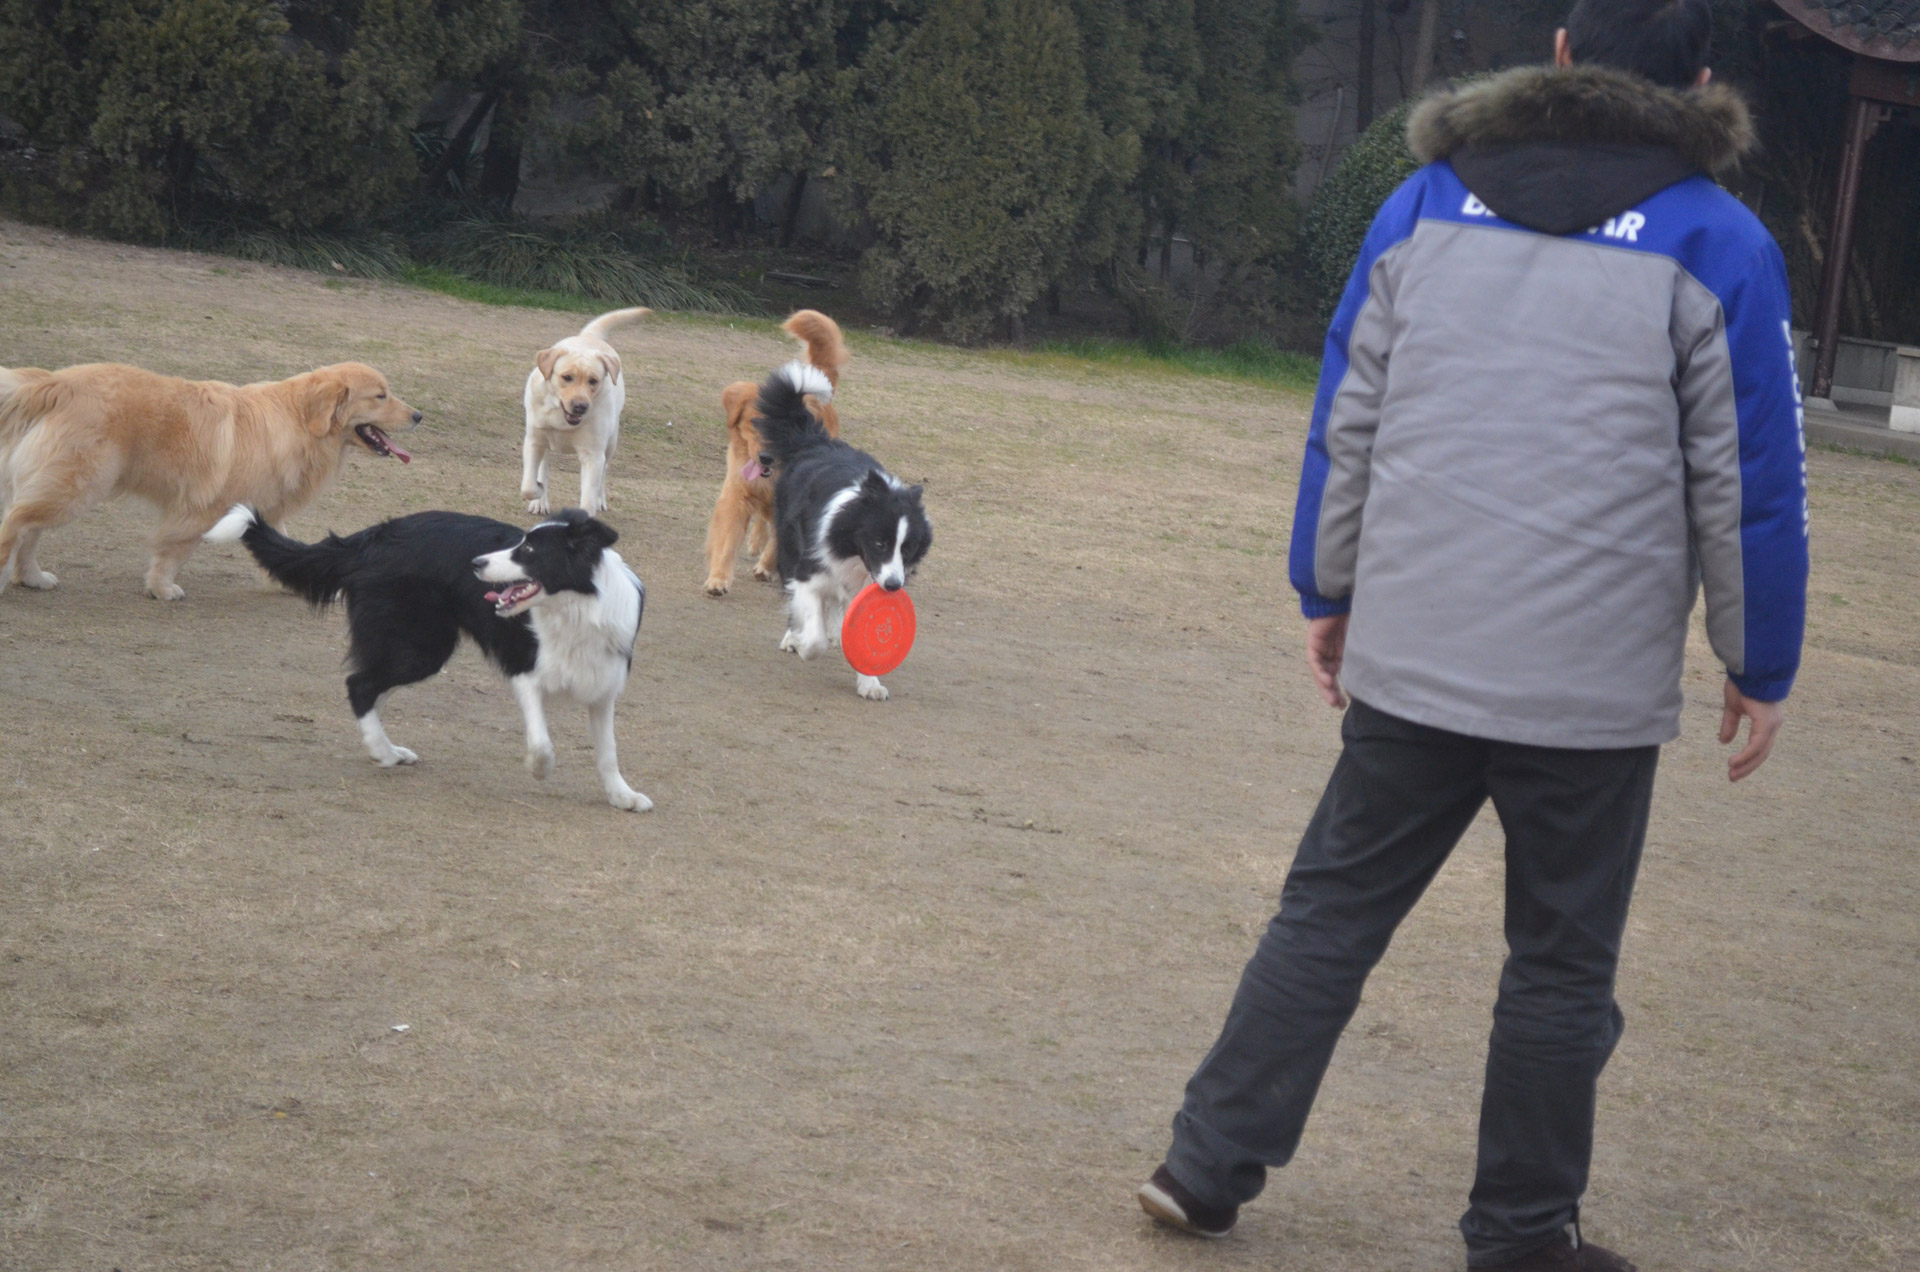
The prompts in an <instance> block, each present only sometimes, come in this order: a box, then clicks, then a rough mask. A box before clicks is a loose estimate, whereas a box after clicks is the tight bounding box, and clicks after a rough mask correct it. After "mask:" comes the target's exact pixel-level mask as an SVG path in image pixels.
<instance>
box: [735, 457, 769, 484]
mask: <svg viewBox="0 0 1920 1272" xmlns="http://www.w3.org/2000/svg"><path fill="white" fill-rule="evenodd" d="M766 471H767V470H766V469H764V468H762V467H761V466H760V461H759V460H757V459H750V460H748V461H747V462H746V466H745V467H743V468H741V470H740V476H741V477H743V478H745V479H746V480H747V481H759V480H760V474H762V473H764V472H766Z"/></svg>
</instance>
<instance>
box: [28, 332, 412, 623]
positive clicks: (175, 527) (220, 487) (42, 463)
mask: <svg viewBox="0 0 1920 1272" xmlns="http://www.w3.org/2000/svg"><path fill="white" fill-rule="evenodd" d="M419 420H420V413H419V412H418V411H415V410H414V409H413V408H412V407H410V406H408V405H407V404H406V403H405V402H402V401H401V400H400V399H399V398H398V397H395V396H394V395H393V394H392V393H391V392H390V391H389V390H388V388H387V379H386V377H385V376H383V375H381V374H380V373H379V372H378V371H375V370H374V369H373V368H372V367H368V366H362V365H361V364H360V363H358V362H342V363H340V364H338V365H336V366H330V367H321V368H320V369H319V370H317V371H309V372H306V373H305V374H303V375H296V376H294V377H292V378H291V379H287V380H277V381H273V382H271V383H261V384H246V385H232V384H224V383H221V382H220V381H218V380H178V379H175V378H173V377H172V376H165V375H158V374H156V373H154V372H152V371H143V370H141V369H140V368H139V367H130V366H122V365H119V364H117V363H92V364H89V365H86V366H77V367H68V368H67V369H66V370H64V371H43V370H41V369H39V368H38V367H20V368H17V369H14V370H7V369H4V368H0V506H4V507H5V508H6V516H5V517H4V518H0V591H4V590H5V589H6V587H7V584H8V583H9V582H12V581H18V582H20V583H23V584H25V585H26V586H28V587H40V588H45V587H52V586H53V585H54V583H55V582H56V581H57V580H55V578H54V577H53V575H51V574H48V573H47V572H46V571H45V570H42V569H41V568H40V565H39V562H38V561H36V560H35V558H34V549H35V547H36V546H37V544H38V542H39V539H40V536H41V535H42V534H43V533H45V532H46V531H48V530H51V529H53V528H54V527H55V526H59V525H62V524H64V523H66V522H68V521H71V520H73V519H74V518H75V517H77V516H79V515H80V514H81V513H83V512H85V511H86V510H87V509H88V508H90V507H91V506H93V505H94V504H96V503H99V502H100V501H101V500H103V499H111V498H114V497H116V496H119V495H137V496H139V497H141V498H143V499H146V500H148V501H149V502H151V503H153V504H154V505H156V506H157V507H158V508H159V510H160V524H159V526H158V527H157V528H156V529H155V531H154V534H153V540H152V546H153V560H152V563H151V564H150V565H149V567H148V569H147V580H146V582H147V592H148V593H149V594H150V595H152V596H155V597H158V598H160V599H161V600H167V601H177V600H179V599H180V598H181V597H182V596H184V595H186V593H184V592H183V591H181V589H180V587H179V586H178V585H177V584H175V583H174V581H173V576H174V573H175V571H177V570H178V569H179V568H180V565H181V563H182V562H184V561H185V560H186V559H187V557H188V556H189V555H190V554H191V553H192V552H193V549H194V548H195V546H196V545H198V544H199V542H200V536H201V535H202V534H204V533H206V531H207V530H208V529H209V528H210V527H212V525H213V524H214V522H216V521H218V520H219V519H220V518H221V516H222V515H223V514H225V513H226V511H227V510H228V509H229V508H231V507H233V506H234V505H235V504H237V503H245V504H251V505H252V506H253V507H255V508H256V509H258V510H259V513H260V516H261V517H262V519H264V520H265V521H267V522H268V523H270V524H272V525H276V526H277V525H279V524H280V523H281V522H282V521H283V520H284V519H285V518H286V517H288V516H290V515H292V514H293V513H295V512H298V511H299V510H300V509H301V508H303V507H305V506H306V504H307V503H308V502H309V501H310V500H311V499H312V498H313V497H314V495H315V494H317V493H318V492H319V490H320V488H321V487H322V486H324V485H325V484H326V482H327V481H328V480H329V479H330V478H331V477H332V476H333V475H334V473H335V472H337V471H338V470H339V468H340V462H341V458H342V456H343V455H344V453H345V451H346V449H347V447H348V446H349V445H354V444H358V445H361V446H364V447H366V448H367V449H368V450H369V451H371V452H373V453H375V454H379V453H382V451H381V450H380V449H379V448H378V447H377V446H376V444H375V442H374V441H372V440H369V439H368V438H367V437H365V436H363V435H362V434H360V433H358V432H356V431H355V430H356V429H357V428H359V427H361V426H369V427H371V428H374V429H378V430H380V434H381V435H380V436H379V438H378V441H379V443H380V444H381V445H385V444H386V438H385V436H384V434H385V433H389V432H398V431H400V430H402V429H407V428H411V427H413V425H414V424H417V423H418V422H419ZM400 453H402V454H404V452H400Z"/></svg>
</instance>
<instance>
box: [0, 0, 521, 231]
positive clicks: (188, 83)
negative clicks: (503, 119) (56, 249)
mask: <svg viewBox="0 0 1920 1272" xmlns="http://www.w3.org/2000/svg"><path fill="white" fill-rule="evenodd" d="M516 20H517V12H516V8H515V6H514V4H513V0H439V2H436V0H306V2H305V3H294V4H289V5H286V6H284V7H283V6H281V5H277V4H274V3H271V2H270V0H0V115H5V116H6V117H8V118H9V119H11V120H12V121H13V122H14V123H15V124H16V125H18V126H19V127H20V128H21V129H22V130H23V131H24V133H25V135H26V136H27V138H29V139H30V140H31V141H32V143H33V144H34V145H35V146H36V147H37V148H38V150H39V151H41V152H42V162H38V163H36V165H35V169H34V171H35V173H36V175H42V174H43V175H42V179H41V180H40V181H39V182H38V183H37V186H38V188H37V189H36V190H34V191H30V192H28V197H27V201H29V202H31V201H33V200H34V198H35V196H37V199H38V202H40V203H41V204H43V205H45V204H51V205H52V208H53V210H56V211H58V212H64V213H66V214H67V215H69V216H71V217H72V218H73V219H77V220H78V221H79V222H80V223H82V224H84V225H86V226H89V227H92V228H95V229H99V230H103V231H106V232H108V233H113V234H120V235H126V236H129V237H135V238H156V237H160V236H162V235H164V234H166V233H167V232H168V231H169V230H170V229H171V228H174V227H176V226H179V225H182V224H184V223H187V222H189V221H192V220H194V219H196V218H201V219H204V218H207V217H212V216H234V215H240V216H250V217H253V218H256V219H260V220H265V221H268V222H271V223H274V224H278V225H281V226H287V227H310V226H315V225H322V224H327V223H335V222H340V221H352V220H361V219H365V218H368V217H371V216H373V215H375V214H377V213H379V212H381V211H383V210H385V209H387V208H390V207H392V206H393V205H394V204H395V203H397V202H398V201H399V200H401V199H402V198H403V197H404V196H405V194H406V192H407V191H408V190H409V188H410V186H411V184H412V182H413V181H414V179H415V177H416V163H415V159H414V154H413V146H412V141H411V132H412V128H413V125H414V122H415V120H416V119H417V118H418V116H419V112H420V108H421V106H422V105H423V103H424V102H425V99H426V97H427V95H428V93H429V92H430V91H431V89H432V87H433V85H434V84H435V83H436V82H438V81H440V80H443V79H448V78H457V77H461V76H465V75H468V74H471V73H472V71H473V69H474V67H475V66H476V65H478V64H479V63H480V62H481V61H483V60H484V59H485V58H486V57H487V56H488V55H489V54H490V53H491V52H493V50H494V49H496V48H497V47H499V46H501V45H503V44H505V43H507V42H509V41H510V40H511V38H512V33H513V31H514V26H515V22H516Z"/></svg>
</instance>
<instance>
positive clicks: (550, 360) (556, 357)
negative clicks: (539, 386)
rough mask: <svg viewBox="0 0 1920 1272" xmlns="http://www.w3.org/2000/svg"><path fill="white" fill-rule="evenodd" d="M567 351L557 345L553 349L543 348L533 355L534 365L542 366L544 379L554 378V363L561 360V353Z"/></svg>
mask: <svg viewBox="0 0 1920 1272" xmlns="http://www.w3.org/2000/svg"><path fill="white" fill-rule="evenodd" d="M565 352H566V350H565V349H562V348H560V347H559V346H558V345H556V346H554V347H553V348H551V349H542V350H541V351H540V352H538V353H536V354H534V355H533V365H534V366H536V367H539V368H540V378H541V379H542V380H551V379H553V364H554V363H556V362H558V361H560V355H561V354H563V353H565Z"/></svg>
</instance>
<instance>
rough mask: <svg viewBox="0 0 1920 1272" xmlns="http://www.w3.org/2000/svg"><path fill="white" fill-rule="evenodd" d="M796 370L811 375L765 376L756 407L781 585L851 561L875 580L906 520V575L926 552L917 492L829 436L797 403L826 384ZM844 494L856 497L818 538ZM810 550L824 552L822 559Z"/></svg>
mask: <svg viewBox="0 0 1920 1272" xmlns="http://www.w3.org/2000/svg"><path fill="white" fill-rule="evenodd" d="M801 371H812V368H810V367H803V366H802V365H801V364H799V363H795V364H794V365H793V366H789V367H782V368H781V369H780V370H778V371H776V372H774V373H773V374H772V375H770V376H768V377H767V380H766V382H765V383H764V384H762V385H761V386H760V398H759V401H758V402H757V403H756V404H755V407H756V409H757V411H758V412H759V414H758V415H757V416H756V417H755V419H754V427H756V428H757V429H758V430H759V431H760V438H761V445H762V447H763V451H762V453H763V455H764V457H765V458H764V460H763V461H762V462H765V463H767V465H768V467H771V468H774V469H776V470H777V472H778V476H777V477H776V478H775V480H774V487H773V507H774V512H773V520H774V529H775V533H776V534H777V535H778V536H779V544H780V577H781V580H782V581H783V582H786V583H795V582H804V581H805V580H807V579H809V578H812V577H813V576H814V575H815V574H817V573H819V572H820V571H822V570H836V569H837V568H838V567H839V566H840V565H841V564H842V563H851V562H853V561H859V562H860V563H861V564H862V565H863V566H864V567H865V568H866V572H867V574H868V575H869V576H871V577H872V578H875V579H879V578H880V576H881V574H882V567H883V566H884V565H885V564H886V563H887V562H888V561H890V560H891V559H892V558H893V555H894V548H895V541H896V539H898V537H899V529H900V520H901V518H902V517H904V518H906V520H907V535H906V539H905V541H904V542H903V543H900V544H899V548H900V557H901V560H902V561H903V563H904V564H905V566H906V569H907V572H908V573H909V574H910V573H911V572H912V571H913V570H914V569H915V568H916V567H917V566H918V565H919V564H920V561H921V560H922V558H924V557H925V556H926V555H927V550H928V549H929V548H931V547H932V546H933V527H932V525H931V524H930V523H929V522H928V520H927V514H926V509H925V507H924V506H923V503H922V499H921V496H922V493H923V491H922V488H921V487H919V486H907V485H903V484H901V483H900V482H899V481H898V480H896V479H895V478H893V477H892V476H891V475H889V474H888V472H887V470H886V469H885V468H884V467H882V466H881V464H880V461H879V460H877V459H875V458H874V457H873V456H871V455H869V454H867V453H866V452H865V451H863V450H858V449H856V448H855V447H853V446H850V445H848V444H847V443H846V442H843V441H841V440H839V439H838V438H835V437H830V436H828V434H827V430H826V429H825V428H823V427H822V426H821V424H820V420H819V418H818V417H817V416H815V415H814V413H813V412H812V411H809V410H808V409H807V406H806V402H805V400H804V399H805V397H806V395H807V394H809V393H811V394H813V395H814V396H816V397H820V396H824V394H823V393H822V391H821V388H822V386H824V385H825V384H826V377H825V376H823V375H819V374H818V373H817V372H815V373H814V374H813V376H812V377H810V378H809V377H806V376H803V375H802V374H800V372H801ZM815 381H817V383H815ZM827 392H828V393H830V392H831V390H830V389H829V390H827ZM849 489H855V490H857V493H856V494H854V496H853V497H852V498H851V499H849V500H847V501H845V502H843V503H842V504H841V505H840V506H839V507H838V508H837V509H834V511H833V519H832V521H831V522H830V523H829V524H828V525H827V526H826V527H825V533H824V534H822V533H821V529H822V527H821V524H820V523H821V519H822V518H823V517H824V516H825V515H826V514H827V511H828V509H829V507H830V506H831V505H832V503H833V500H834V497H835V496H836V495H838V494H840V493H841V492H842V491H846V490H849ZM817 547H824V548H825V554H824V556H823V555H822V553H821V552H820V551H818V550H817ZM905 582H906V579H905V578H904V577H902V578H899V579H887V580H884V581H883V583H882V585H883V586H885V587H886V588H887V589H888V590H889V591H892V590H894V589H895V588H898V587H901V586H903V585H904V584H905Z"/></svg>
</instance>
